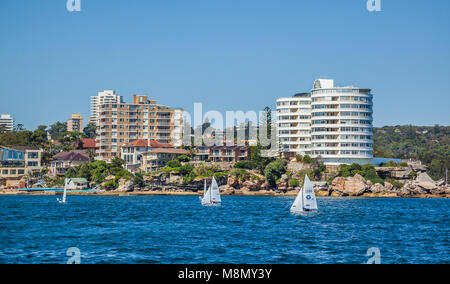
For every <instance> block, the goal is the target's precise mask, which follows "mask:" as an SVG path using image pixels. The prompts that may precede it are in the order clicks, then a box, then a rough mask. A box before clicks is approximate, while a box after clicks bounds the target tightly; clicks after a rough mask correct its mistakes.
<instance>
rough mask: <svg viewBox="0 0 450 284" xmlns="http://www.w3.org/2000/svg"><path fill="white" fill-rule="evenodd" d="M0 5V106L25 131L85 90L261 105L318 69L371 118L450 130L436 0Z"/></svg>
mask: <svg viewBox="0 0 450 284" xmlns="http://www.w3.org/2000/svg"><path fill="white" fill-rule="evenodd" d="M381 1H382V2H381V3H382V9H383V11H382V12H374V13H370V12H368V11H367V9H366V0H339V1H336V0H278V1H275V0H271V1H269V0H226V1H225V0H208V1H207V0H189V1H187V0H167V1H163V0H158V1H153V0H133V1H129V0H81V4H82V11H81V12H73V13H70V12H68V11H67V10H66V0H39V1H33V0H0V78H1V81H0V98H1V103H0V113H10V114H12V115H13V116H14V117H15V120H16V123H22V124H24V125H25V127H26V128H29V129H34V128H35V127H36V126H37V125H41V124H43V125H49V124H51V123H54V122H56V121H64V120H66V119H68V118H69V117H70V115H71V113H74V112H76V113H78V112H79V113H82V114H83V115H84V116H85V117H86V118H87V116H88V115H89V99H90V96H92V95H96V93H97V92H98V91H101V90H104V89H114V90H116V91H117V92H118V93H119V94H121V95H123V96H124V98H125V100H126V101H131V96H132V94H135V93H136V94H148V95H149V96H150V97H151V98H152V99H155V100H157V101H158V102H159V103H162V104H167V105H170V106H173V107H182V108H185V109H186V110H188V111H192V109H193V103H194V102H202V103H203V104H204V107H203V108H204V110H205V111H207V110H219V111H222V112H225V111H227V110H243V111H248V110H261V109H263V108H264V107H265V106H267V105H269V106H271V107H272V108H274V107H275V100H276V98H277V97H286V96H291V95H293V94H294V93H297V92H303V91H309V90H310V88H311V87H312V84H313V80H314V79H315V78H318V77H326V78H334V79H335V80H336V83H337V84H338V85H356V86H359V87H366V88H372V89H373V93H374V97H375V99H374V100H375V102H374V103H375V107H374V111H375V114H374V118H375V121H374V124H375V126H384V125H398V124H414V125H434V124H441V125H450V112H449V106H450V84H448V81H449V80H450V65H449V63H450V56H449V53H450V18H449V17H448V16H447V14H448V11H450V1H448V0H432V1H429V0H381Z"/></svg>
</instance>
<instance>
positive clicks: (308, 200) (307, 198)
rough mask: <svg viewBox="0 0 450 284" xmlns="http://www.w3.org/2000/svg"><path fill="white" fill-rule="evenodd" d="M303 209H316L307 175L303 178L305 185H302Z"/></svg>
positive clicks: (314, 195) (315, 201)
mask: <svg viewBox="0 0 450 284" xmlns="http://www.w3.org/2000/svg"><path fill="white" fill-rule="evenodd" d="M303 208H304V209H306V210H317V209H318V208H317V200H316V194H315V192H314V187H313V185H312V183H311V181H310V180H309V178H308V176H307V175H306V176H305V184H304V185H303Z"/></svg>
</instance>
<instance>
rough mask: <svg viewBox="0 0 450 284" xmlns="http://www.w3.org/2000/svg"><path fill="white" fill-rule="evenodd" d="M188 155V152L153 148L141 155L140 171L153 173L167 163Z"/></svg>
mask: <svg viewBox="0 0 450 284" xmlns="http://www.w3.org/2000/svg"><path fill="white" fill-rule="evenodd" d="M187 154H189V152H188V151H186V150H183V149H175V148H154V149H151V150H150V151H148V152H145V153H143V154H142V166H141V170H142V171H144V172H147V173H151V172H155V171H157V170H159V169H162V168H164V167H165V166H166V164H167V162H169V161H172V160H174V159H176V158H177V157H179V156H181V155H187Z"/></svg>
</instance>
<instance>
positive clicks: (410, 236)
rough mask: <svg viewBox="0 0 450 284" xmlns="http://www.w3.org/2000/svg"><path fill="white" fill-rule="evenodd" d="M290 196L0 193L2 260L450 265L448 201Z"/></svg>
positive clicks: (27, 261)
mask: <svg viewBox="0 0 450 284" xmlns="http://www.w3.org/2000/svg"><path fill="white" fill-rule="evenodd" d="M293 200H294V198H293V197H227V196H225V197H223V206H222V207H215V208H204V207H202V206H201V205H200V201H199V199H198V197H196V196H145V197H108V196H69V197H68V202H69V203H68V204H58V203H57V202H56V197H54V196H2V197H0V263H66V262H67V260H68V259H69V256H67V254H66V252H67V250H68V249H69V248H71V247H76V248H78V249H79V250H80V252H81V263H183V264H187V263H204V264H209V263H233V264H247V263H256V264H265V263H365V262H367V261H368V259H369V258H370V257H371V256H367V255H366V253H367V250H368V249H369V248H372V247H375V248H378V249H379V250H380V253H381V262H382V263H450V240H449V236H450V210H449V209H450V200H444V199H352V198H319V200H318V203H319V208H320V209H321V213H320V214H319V215H318V216H316V217H312V218H304V217H296V216H292V215H290V214H289V207H290V205H291V204H292V202H293Z"/></svg>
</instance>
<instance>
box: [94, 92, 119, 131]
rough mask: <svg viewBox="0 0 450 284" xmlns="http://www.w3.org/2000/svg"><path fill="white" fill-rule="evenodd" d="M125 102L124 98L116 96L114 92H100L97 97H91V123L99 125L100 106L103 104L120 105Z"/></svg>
mask: <svg viewBox="0 0 450 284" xmlns="http://www.w3.org/2000/svg"><path fill="white" fill-rule="evenodd" d="M122 102H123V98H122V96H119V95H118V94H116V92H115V91H114V90H105V91H103V92H99V93H98V95H97V96H92V97H91V116H90V117H89V123H93V124H95V125H96V126H97V127H98V125H99V121H98V120H99V115H100V106H101V105H102V104H120V103H122Z"/></svg>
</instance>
